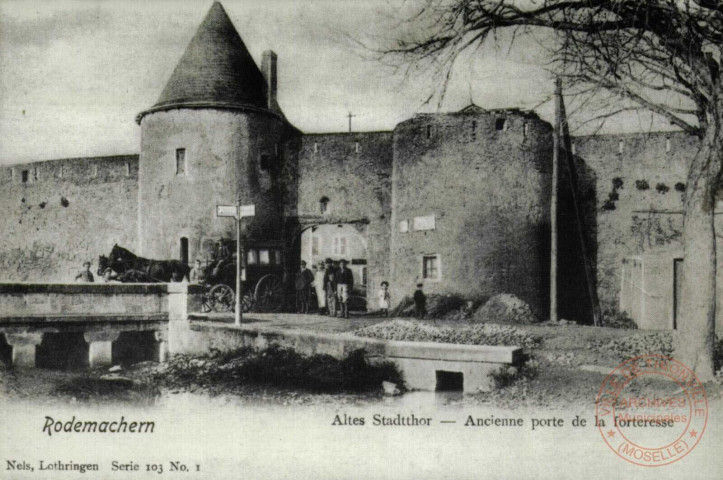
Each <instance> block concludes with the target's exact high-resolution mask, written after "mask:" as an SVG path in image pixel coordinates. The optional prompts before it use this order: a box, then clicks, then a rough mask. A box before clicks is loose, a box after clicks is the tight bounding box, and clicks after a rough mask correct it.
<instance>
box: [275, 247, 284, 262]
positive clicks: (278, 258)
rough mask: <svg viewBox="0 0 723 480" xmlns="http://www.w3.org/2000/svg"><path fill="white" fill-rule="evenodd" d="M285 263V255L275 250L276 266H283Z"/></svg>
mask: <svg viewBox="0 0 723 480" xmlns="http://www.w3.org/2000/svg"><path fill="white" fill-rule="evenodd" d="M282 263H283V253H282V252H281V250H274V265H281V264H282Z"/></svg>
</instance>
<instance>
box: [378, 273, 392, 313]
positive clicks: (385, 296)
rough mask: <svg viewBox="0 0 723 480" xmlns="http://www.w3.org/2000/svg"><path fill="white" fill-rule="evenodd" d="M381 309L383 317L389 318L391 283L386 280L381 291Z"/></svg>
mask: <svg viewBox="0 0 723 480" xmlns="http://www.w3.org/2000/svg"><path fill="white" fill-rule="evenodd" d="M378 295H379V309H380V310H381V313H382V315H384V316H385V317H388V316H389V302H390V298H391V297H390V295H389V282H387V281H386V280H385V281H383V282H382V285H381V288H380V289H379V293H378Z"/></svg>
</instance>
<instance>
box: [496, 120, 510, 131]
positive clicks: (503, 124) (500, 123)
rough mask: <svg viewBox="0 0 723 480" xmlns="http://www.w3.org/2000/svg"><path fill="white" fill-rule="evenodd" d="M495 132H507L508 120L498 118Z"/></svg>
mask: <svg viewBox="0 0 723 480" xmlns="http://www.w3.org/2000/svg"><path fill="white" fill-rule="evenodd" d="M495 130H497V131H498V132H501V131H504V130H507V119H504V118H498V119H497V120H495Z"/></svg>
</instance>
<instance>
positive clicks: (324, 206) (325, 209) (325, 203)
mask: <svg viewBox="0 0 723 480" xmlns="http://www.w3.org/2000/svg"><path fill="white" fill-rule="evenodd" d="M319 211H321V214H322V215H325V214H327V213H329V197H321V200H319Z"/></svg>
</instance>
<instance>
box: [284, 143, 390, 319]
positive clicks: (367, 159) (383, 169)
mask: <svg viewBox="0 0 723 480" xmlns="http://www.w3.org/2000/svg"><path fill="white" fill-rule="evenodd" d="M298 172H299V176H298V190H297V195H298V204H297V212H296V213H297V215H298V221H299V228H304V227H311V226H314V225H320V224H346V223H353V224H354V226H355V228H356V229H357V230H358V231H359V233H360V234H361V235H362V236H363V237H364V238H366V242H367V257H366V258H367V259H368V269H367V272H368V282H367V287H368V288H367V298H370V299H372V300H373V294H374V292H375V291H376V290H377V289H378V288H379V284H380V283H381V282H382V280H389V275H390V271H389V263H390V257H389V250H390V234H391V231H390V218H391V208H392V204H391V197H392V194H391V173H392V133H391V132H366V133H335V134H317V135H304V136H303V138H302V142H301V148H300V151H299V155H298ZM323 197H326V198H327V199H328V205H327V211H326V213H322V211H321V206H320V201H321V200H322V198H323ZM299 243H300V242H299ZM368 306H369V308H371V309H374V308H377V305H376V303H375V302H374V301H372V302H371V303H369V305H368Z"/></svg>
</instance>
